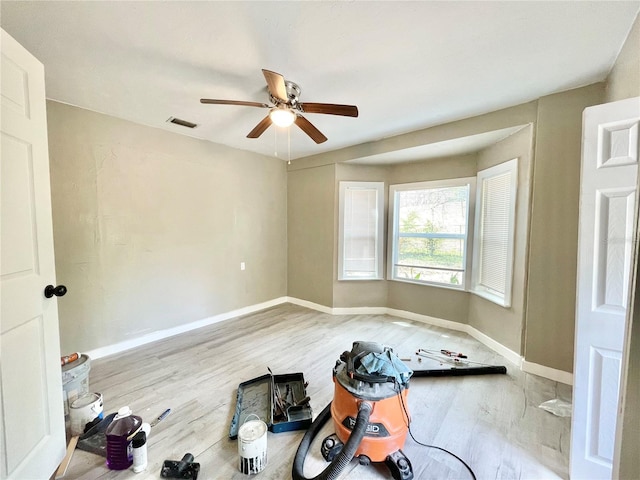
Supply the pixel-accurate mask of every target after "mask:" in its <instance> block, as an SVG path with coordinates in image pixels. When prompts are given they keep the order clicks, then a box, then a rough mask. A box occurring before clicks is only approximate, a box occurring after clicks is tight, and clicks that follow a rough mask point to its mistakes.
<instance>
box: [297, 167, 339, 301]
mask: <svg viewBox="0 0 640 480" xmlns="http://www.w3.org/2000/svg"><path fill="white" fill-rule="evenodd" d="M335 178H336V173H335V165H326V166H322V167H315V168H310V169H307V170H299V171H295V172H289V175H288V181H287V203H288V220H287V230H288V231H287V238H288V269H287V272H288V274H287V279H288V280H287V282H288V294H289V295H290V296H292V297H296V298H299V299H302V300H307V301H309V302H313V303H318V304H320V305H332V304H333V256H334V232H333V228H334V222H335V220H334V199H335V183H336V180H335Z"/></svg>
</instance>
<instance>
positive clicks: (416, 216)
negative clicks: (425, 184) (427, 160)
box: [397, 185, 469, 235]
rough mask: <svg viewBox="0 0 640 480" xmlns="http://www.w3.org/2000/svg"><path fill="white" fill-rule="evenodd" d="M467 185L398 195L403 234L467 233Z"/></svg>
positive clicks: (401, 192) (399, 220)
mask: <svg viewBox="0 0 640 480" xmlns="http://www.w3.org/2000/svg"><path fill="white" fill-rule="evenodd" d="M468 196H469V187H468V186H467V185H462V186H456V187H444V188H430V189H420V190H406V191H399V192H398V197H397V200H398V202H399V203H398V214H399V218H398V232H399V233H408V232H413V233H457V234H463V235H464V234H466V233H467V198H468Z"/></svg>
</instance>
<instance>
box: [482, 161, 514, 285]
mask: <svg viewBox="0 0 640 480" xmlns="http://www.w3.org/2000/svg"><path fill="white" fill-rule="evenodd" d="M510 204H511V172H507V173H503V174H502V175H497V176H495V177H492V178H488V179H486V180H484V181H483V182H482V207H481V222H482V231H481V234H480V272H479V283H480V284H481V285H484V286H485V287H487V288H490V289H491V290H494V291H496V292H498V293H500V294H502V295H504V294H505V292H506V288H507V284H506V282H507V258H508V253H509V252H508V251H509V229H510V225H511V222H510V218H509V206H510Z"/></svg>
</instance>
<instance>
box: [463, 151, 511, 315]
mask: <svg viewBox="0 0 640 480" xmlns="http://www.w3.org/2000/svg"><path fill="white" fill-rule="evenodd" d="M505 173H510V174H511V178H510V184H509V190H510V195H511V197H510V198H511V201H510V203H509V225H508V232H507V233H508V239H507V242H508V245H507V248H508V250H507V259H506V264H505V268H506V272H505V292H504V294H500V293H499V292H496V291H495V290H493V289H491V288H489V287H487V286H485V285H482V284H481V283H480V274H481V265H480V259H481V257H482V231H483V224H482V220H483V219H482V206H483V201H482V200H483V192H484V190H483V186H484V181H485V180H487V179H490V178H495V177H497V176H500V175H503V174H505ZM476 176H477V178H478V186H477V189H476V206H477V208H476V214H475V220H474V230H475V232H476V235H475V239H474V242H473V262H472V268H471V282H470V289H469V291H470V292H471V293H473V294H475V295H478V296H479V297H482V298H484V299H485V300H489V301H490V302H493V303H496V304H497V305H500V306H501V307H504V308H510V307H511V297H512V290H513V270H514V263H515V262H514V260H515V232H516V220H517V219H516V206H517V201H518V158H513V159H511V160H507V161H506V162H502V163H500V164H498V165H494V166H493V167H489V168H486V169H484V170H481V171H479V172H478V173H477V175H476Z"/></svg>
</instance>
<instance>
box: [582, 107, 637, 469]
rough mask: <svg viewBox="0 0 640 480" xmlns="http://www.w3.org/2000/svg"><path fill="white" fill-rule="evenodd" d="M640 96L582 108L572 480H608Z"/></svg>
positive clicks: (629, 262)
mask: <svg viewBox="0 0 640 480" xmlns="http://www.w3.org/2000/svg"><path fill="white" fill-rule="evenodd" d="M639 126H640V98H634V99H628V100H622V101H619V102H613V103H608V104H605V105H598V106H595V107H590V108H587V109H586V110H585V111H584V115H583V123H582V178H581V181H580V226H579V240H578V280H577V292H578V298H577V304H576V339H575V356H574V387H573V420H572V427H571V432H572V433H571V478H572V479H580V478H588V479H610V478H611V472H612V466H613V455H614V443H615V432H616V418H617V415H618V401H619V393H620V372H621V360H622V347H623V344H624V334H625V323H626V318H627V315H626V313H627V311H626V310H627V304H628V301H629V282H630V279H631V269H632V267H633V265H632V255H633V248H632V247H633V245H632V244H633V240H634V237H635V232H634V218H635V217H634V216H635V214H636V205H635V203H636V200H635V199H636V183H637V176H638V128H639Z"/></svg>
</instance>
